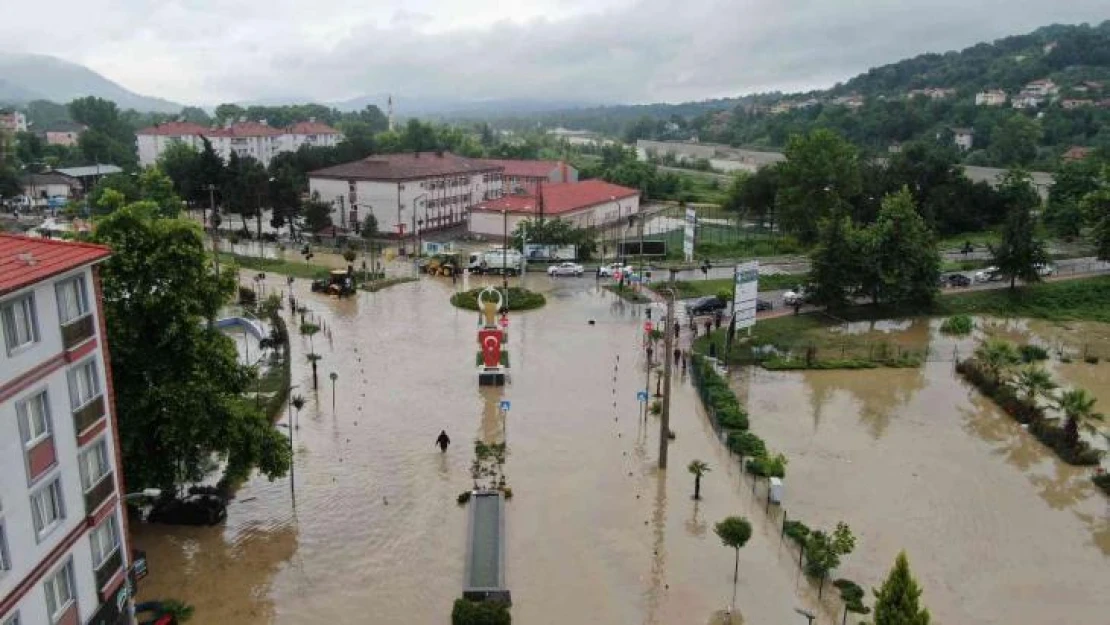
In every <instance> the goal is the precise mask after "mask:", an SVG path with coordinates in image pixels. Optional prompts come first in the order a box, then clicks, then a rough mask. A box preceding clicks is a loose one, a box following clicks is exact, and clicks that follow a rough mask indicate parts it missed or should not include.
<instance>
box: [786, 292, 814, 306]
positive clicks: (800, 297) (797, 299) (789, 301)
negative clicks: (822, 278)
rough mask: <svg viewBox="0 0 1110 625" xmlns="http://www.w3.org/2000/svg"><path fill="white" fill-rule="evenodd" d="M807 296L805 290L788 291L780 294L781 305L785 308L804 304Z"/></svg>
mask: <svg viewBox="0 0 1110 625" xmlns="http://www.w3.org/2000/svg"><path fill="white" fill-rule="evenodd" d="M807 295H808V294H807V293H806V291H805V289H797V290H790V291H787V292H786V293H783V294H782V303H783V304H784V305H786V306H793V305H795V304H804V303H805V301H806V296H807Z"/></svg>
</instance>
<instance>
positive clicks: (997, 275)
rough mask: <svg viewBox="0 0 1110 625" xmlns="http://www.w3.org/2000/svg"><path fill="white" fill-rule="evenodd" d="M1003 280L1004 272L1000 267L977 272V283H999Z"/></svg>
mask: <svg viewBox="0 0 1110 625" xmlns="http://www.w3.org/2000/svg"><path fill="white" fill-rule="evenodd" d="M1001 279H1002V272H1001V271H999V269H998V267H987V268H985V269H983V270H981V271H976V272H975V281H976V282H997V281H999V280H1001Z"/></svg>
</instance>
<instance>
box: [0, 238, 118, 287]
mask: <svg viewBox="0 0 1110 625" xmlns="http://www.w3.org/2000/svg"><path fill="white" fill-rule="evenodd" d="M109 255H111V250H109V249H108V248H107V247H105V246H103V245H94V244H92V243H77V242H72V241H56V240H54V239H39V238H33V237H26V236H22V235H15V234H3V233H0V295H6V294H8V293H11V292H12V291H17V290H19V289H22V288H24V287H26V286H30V285H32V284H34V283H36V282H40V281H42V280H46V279H47V278H51V277H53V276H56V275H58V274H61V273H65V272H67V271H69V270H71V269H76V268H78V267H82V266H84V265H89V264H92V263H95V262H97V261H100V260H103V259H105V258H107V257H108V256H109Z"/></svg>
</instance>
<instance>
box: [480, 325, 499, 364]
mask: <svg viewBox="0 0 1110 625" xmlns="http://www.w3.org/2000/svg"><path fill="white" fill-rule="evenodd" d="M478 344H479V345H481V346H482V362H483V363H485V365H486V366H487V367H499V366H501V330H479V331H478Z"/></svg>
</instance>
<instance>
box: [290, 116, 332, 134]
mask: <svg viewBox="0 0 1110 625" xmlns="http://www.w3.org/2000/svg"><path fill="white" fill-rule="evenodd" d="M285 130H286V131H287V132H288V133H289V134H291V135H338V134H342V133H340V132H339V131H338V130H336V129H335V128H332V127H331V126H329V125H327V124H321V123H320V122H318V121H316V120H309V121H307V122H297V123H295V124H293V125H292V126H290V127H288V128H286V129H285Z"/></svg>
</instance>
